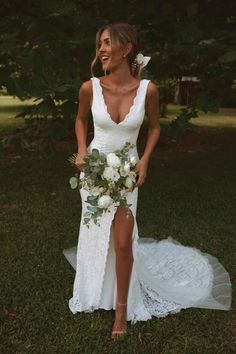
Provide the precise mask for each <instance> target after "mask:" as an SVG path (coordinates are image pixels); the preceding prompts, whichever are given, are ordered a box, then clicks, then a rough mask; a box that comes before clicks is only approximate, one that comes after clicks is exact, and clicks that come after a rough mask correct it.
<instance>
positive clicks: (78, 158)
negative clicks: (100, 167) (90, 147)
mask: <svg viewBox="0 0 236 354" xmlns="http://www.w3.org/2000/svg"><path fill="white" fill-rule="evenodd" d="M85 155H88V151H86V152H80V153H78V154H77V156H76V159H75V164H76V166H77V167H78V169H79V170H80V171H83V169H84V165H85V162H84V160H83V157H84V156H85Z"/></svg>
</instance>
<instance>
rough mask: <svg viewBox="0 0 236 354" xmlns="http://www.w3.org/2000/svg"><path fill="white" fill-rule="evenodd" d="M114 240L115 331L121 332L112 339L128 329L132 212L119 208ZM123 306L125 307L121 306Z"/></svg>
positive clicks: (131, 257) (131, 259) (131, 260)
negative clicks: (127, 310)
mask: <svg viewBox="0 0 236 354" xmlns="http://www.w3.org/2000/svg"><path fill="white" fill-rule="evenodd" d="M113 224H114V239H115V252H116V278H117V302H118V304H117V305H116V315H115V323H114V326H113V331H121V332H120V333H119V334H118V333H116V334H114V333H113V335H112V338H117V337H118V336H120V335H122V334H124V333H125V331H126V328H127V315H126V303H127V297H128V291H129V281H130V275H131V271H132V266H133V253H132V231H133V226H134V217H133V214H132V212H131V211H130V210H129V209H127V208H124V207H118V208H117V212H116V214H115V217H114V221H113ZM120 304H123V305H120Z"/></svg>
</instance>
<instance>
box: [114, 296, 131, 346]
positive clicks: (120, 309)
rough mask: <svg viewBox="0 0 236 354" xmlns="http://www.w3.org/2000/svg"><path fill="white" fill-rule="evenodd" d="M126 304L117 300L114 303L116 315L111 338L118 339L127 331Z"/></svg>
mask: <svg viewBox="0 0 236 354" xmlns="http://www.w3.org/2000/svg"><path fill="white" fill-rule="evenodd" d="M126 305H127V303H125V304H121V303H119V302H117V303H116V317H115V322H114V325H113V328H112V332H111V338H112V339H114V340H115V339H119V338H121V337H123V336H124V335H125V333H126V332H127V311H126Z"/></svg>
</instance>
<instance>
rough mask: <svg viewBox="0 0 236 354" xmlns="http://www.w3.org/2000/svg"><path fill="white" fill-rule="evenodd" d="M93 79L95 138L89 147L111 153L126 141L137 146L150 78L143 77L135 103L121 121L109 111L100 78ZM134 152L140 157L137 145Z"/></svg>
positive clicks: (92, 109)
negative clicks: (114, 117)
mask: <svg viewBox="0 0 236 354" xmlns="http://www.w3.org/2000/svg"><path fill="white" fill-rule="evenodd" d="M91 80H92V87H93V101H92V107H91V111H92V115H93V124H94V138H93V140H92V141H91V143H90V145H89V147H88V149H89V150H90V151H91V150H92V149H93V148H97V149H99V150H100V151H103V152H104V153H109V152H113V151H114V150H116V149H121V148H122V147H123V146H124V144H125V143H126V142H130V143H132V144H135V146H136V142H137V137H138V134H139V130H140V127H141V125H142V123H143V119H144V116H145V98H146V91H147V86H148V83H149V81H150V80H147V79H142V80H141V81H140V84H139V87H138V89H137V93H136V96H135V98H134V100H133V104H132V106H131V107H130V110H129V112H128V114H127V115H126V116H125V117H124V119H123V120H122V121H121V122H119V123H116V122H115V121H114V120H112V118H111V116H110V114H109V113H108V110H107V106H106V103H105V100H104V96H103V91H102V87H101V84H100V80H99V79H98V78H97V77H92V78H91ZM133 153H135V154H136V157H137V158H138V153H137V148H136V147H135V148H134V151H133Z"/></svg>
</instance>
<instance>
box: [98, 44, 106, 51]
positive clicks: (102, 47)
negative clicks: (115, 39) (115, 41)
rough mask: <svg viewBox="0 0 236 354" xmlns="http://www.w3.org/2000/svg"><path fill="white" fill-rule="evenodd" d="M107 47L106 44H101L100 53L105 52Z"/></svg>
mask: <svg viewBox="0 0 236 354" xmlns="http://www.w3.org/2000/svg"><path fill="white" fill-rule="evenodd" d="M105 47H106V44H105V43H104V42H103V43H101V44H100V47H99V52H102V51H104V49H105Z"/></svg>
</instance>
